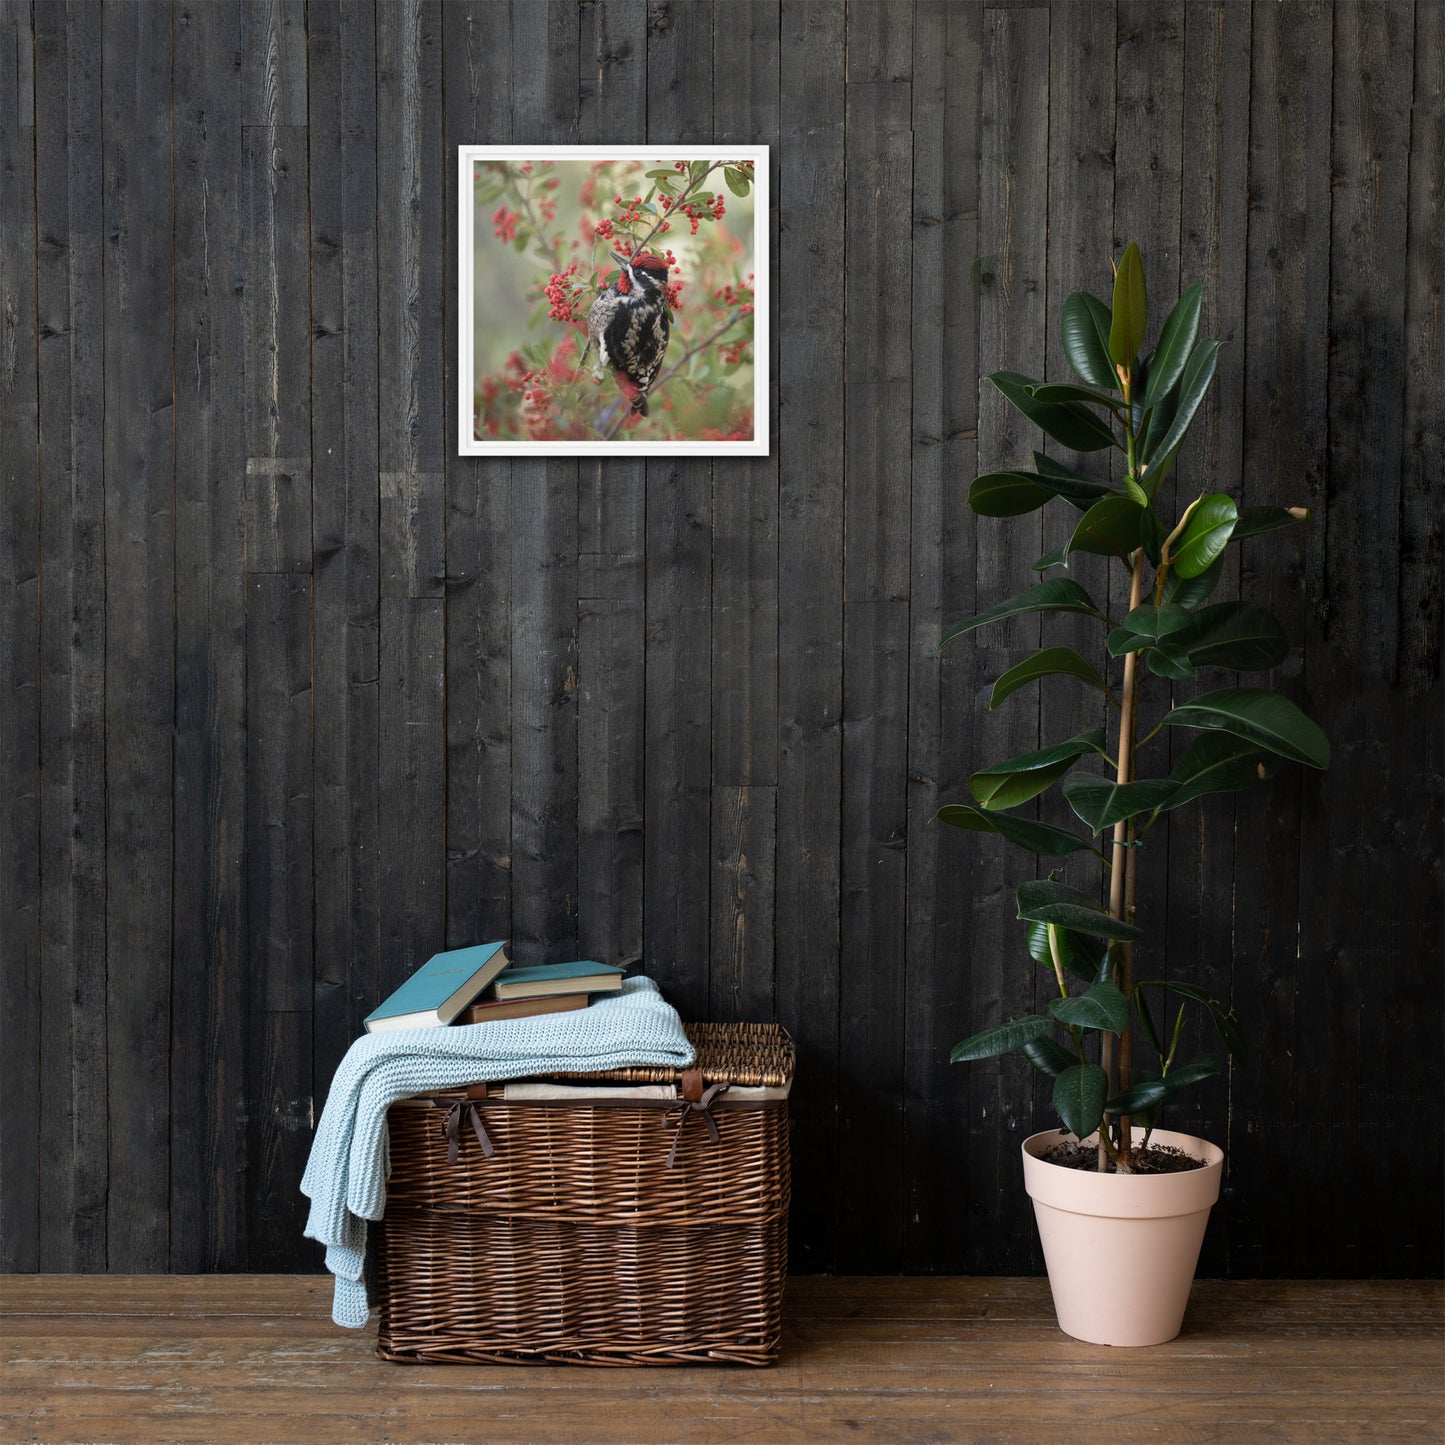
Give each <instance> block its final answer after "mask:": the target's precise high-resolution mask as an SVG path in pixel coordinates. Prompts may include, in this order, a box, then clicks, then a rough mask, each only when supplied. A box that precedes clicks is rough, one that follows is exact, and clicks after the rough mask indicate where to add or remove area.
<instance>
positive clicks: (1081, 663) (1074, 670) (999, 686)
mask: <svg viewBox="0 0 1445 1445" xmlns="http://www.w3.org/2000/svg"><path fill="white" fill-rule="evenodd" d="M1042 677H1077V678H1078V679H1079V680H1080V681H1081V682H1087V683H1088V684H1089V686H1090V687H1096V688H1098V689H1099V691H1100V692H1102V693H1104V694H1105V695H1106V696H1112V694H1111V693H1110V692H1109V685H1108V683H1106V682H1105V681H1104V679H1103V678H1102V677H1100V676H1099V673H1098V670H1097V669H1096V668H1095V667H1094V666H1093V664H1092V663H1090V662H1089V661H1087V660H1086V659H1085V658H1082V657H1080V656H1079V654H1078V653H1077V652H1075V651H1074V649H1073V648H1072V647H1046V648H1044V649H1043V651H1042V652H1036V653H1035V654H1034V655H1033V656H1032V657H1029V658H1025V659H1024V661H1023V662H1021V663H1019V664H1018V665H1017V666H1016V667H1011V668H1009V670H1008V671H1007V672H1005V673H1004V674H1003V675H1002V676H1000V678H999V680H998V681H997V682H996V683H994V685H993V695H992V696H991V697H990V698H989V700H988V705H989V709H990V711H991V710H992V709H994V708H996V707H997V706H998V705H999V704H1000V703H1001V702H1003V701H1004V699H1005V698H1009V697H1012V696H1013V695H1014V693H1016V692H1017V691H1018V690H1019V689H1020V688H1021V687H1027V686H1028V684H1029V683H1031V682H1037V681H1038V680H1039V679H1040V678H1042Z"/></svg>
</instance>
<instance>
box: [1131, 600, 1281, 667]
mask: <svg viewBox="0 0 1445 1445" xmlns="http://www.w3.org/2000/svg"><path fill="white" fill-rule="evenodd" d="M1126 625H1127V624H1126ZM1171 641H1172V642H1173V643H1174V644H1175V645H1176V646H1178V647H1181V648H1183V649H1184V651H1185V652H1187V653H1188V654H1189V660H1190V662H1192V663H1193V664H1194V665H1195V667H1227V668H1231V669H1233V670H1234V671H1236V672H1264V671H1267V670H1268V669H1269V668H1271V667H1278V666H1279V665H1280V663H1282V662H1283V661H1284V660H1285V658H1286V657H1287V656H1288V655H1289V639H1288V638H1287V637H1286V636H1285V633H1284V628H1283V627H1281V626H1280V623H1279V619H1278V618H1277V617H1276V616H1275V615H1274V613H1272V612H1271V611H1269V609H1268V608H1265V607H1261V606H1260V605H1259V604H1258V603H1257V602H1216V603H1215V604H1214V605H1213V606H1212V607H1201V608H1200V609H1199V611H1198V612H1195V613H1193V614H1191V615H1190V621H1189V625H1188V626H1187V627H1186V628H1185V629H1184V630H1183V631H1182V632H1179V633H1178V634H1177V635H1176V636H1175V637H1173V638H1172V639H1171Z"/></svg>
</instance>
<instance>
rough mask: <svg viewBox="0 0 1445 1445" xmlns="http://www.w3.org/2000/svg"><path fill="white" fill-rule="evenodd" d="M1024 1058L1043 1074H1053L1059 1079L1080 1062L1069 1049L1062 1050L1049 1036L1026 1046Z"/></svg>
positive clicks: (1034, 1040) (1042, 1036) (1041, 1037)
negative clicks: (1065, 1071)
mask: <svg viewBox="0 0 1445 1445" xmlns="http://www.w3.org/2000/svg"><path fill="white" fill-rule="evenodd" d="M1024 1058H1026V1059H1027V1060H1028V1061H1029V1063H1031V1064H1032V1065H1033V1066H1034V1068H1036V1069H1037V1070H1038V1071H1039V1073H1041V1074H1052V1075H1053V1076H1054V1077H1055V1078H1057V1077H1058V1076H1059V1075H1060V1074H1062V1073H1063V1072H1064V1070H1065V1069H1071V1068H1073V1066H1074V1065H1075V1064H1076V1063H1078V1060H1077V1059H1076V1058H1075V1057H1074V1056H1073V1054H1071V1053H1070V1052H1069V1051H1068V1050H1067V1049H1065V1048H1061V1047H1060V1046H1059V1045H1058V1044H1056V1043H1055V1042H1054V1041H1053V1039H1051V1038H1049V1036H1048V1035H1047V1034H1044V1035H1041V1036H1040V1037H1039V1038H1036V1039H1033V1040H1031V1041H1030V1042H1029V1043H1026V1044H1025V1045H1024Z"/></svg>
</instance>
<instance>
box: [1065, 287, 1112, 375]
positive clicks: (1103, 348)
mask: <svg viewBox="0 0 1445 1445" xmlns="http://www.w3.org/2000/svg"><path fill="white" fill-rule="evenodd" d="M1111 325H1112V318H1111V317H1110V315H1109V308H1108V307H1107V306H1105V305H1104V303H1103V302H1102V301H1100V300H1099V298H1098V297H1097V296H1091V295H1089V293H1088V292H1087V291H1075V292H1074V293H1073V295H1072V296H1070V297H1069V298H1068V299H1067V300H1066V301H1065V302H1064V310H1063V318H1062V320H1061V321H1060V323H1059V331H1060V336H1061V339H1062V340H1063V343H1064V356H1065V357H1066V358H1067V360H1068V363H1069V365H1070V366H1072V367H1073V368H1074V370H1075V371H1076V372H1078V374H1079V375H1080V376H1082V377H1083V378H1084V380H1085V381H1087V382H1089V383H1090V384H1091V385H1092V386H1103V387H1108V388H1110V389H1111V390H1115V391H1117V390H1118V387H1119V378H1118V376H1117V375H1116V374H1115V372H1114V364H1113V362H1112V361H1110V359H1109V328H1110V326H1111Z"/></svg>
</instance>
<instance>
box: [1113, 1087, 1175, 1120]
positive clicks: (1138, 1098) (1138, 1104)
mask: <svg viewBox="0 0 1445 1445" xmlns="http://www.w3.org/2000/svg"><path fill="white" fill-rule="evenodd" d="M1168 1093H1169V1088H1168V1086H1167V1085H1166V1084H1165V1082H1164V1080H1163V1079H1141V1080H1140V1081H1139V1082H1138V1083H1137V1084H1134V1085H1133V1086H1131V1087H1130V1088H1127V1089H1121V1090H1120V1091H1119V1092H1118V1093H1117V1094H1115V1095H1114V1096H1113V1098H1111V1099H1110V1100H1109V1102H1108V1103H1107V1104H1105V1105H1104V1112H1105V1113H1106V1114H1140V1113H1143V1111H1144V1110H1145V1109H1152V1108H1153V1107H1154V1106H1155V1104H1161V1103H1163V1102H1164V1099H1165V1098H1166V1097H1167V1096H1168Z"/></svg>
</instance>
